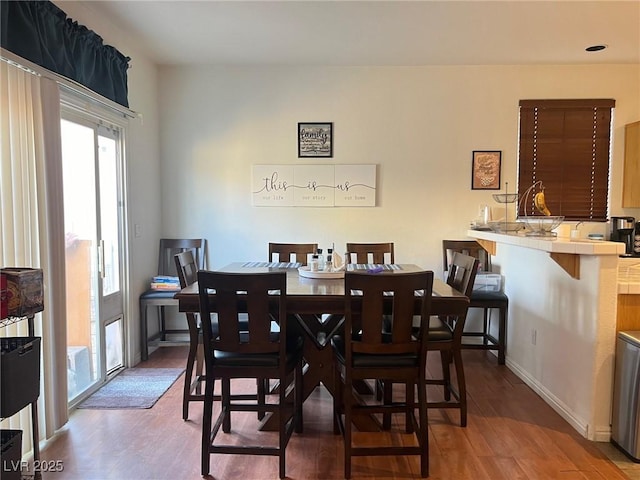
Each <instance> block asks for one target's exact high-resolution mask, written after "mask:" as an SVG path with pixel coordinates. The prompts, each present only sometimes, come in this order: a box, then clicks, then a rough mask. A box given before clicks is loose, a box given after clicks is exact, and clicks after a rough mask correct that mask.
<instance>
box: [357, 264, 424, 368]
mask: <svg viewBox="0 0 640 480" xmlns="http://www.w3.org/2000/svg"><path fill="white" fill-rule="evenodd" d="M432 290H433V272H432V271H422V272H411V273H381V274H370V273H366V272H362V271H355V272H346V273H345V296H346V300H345V332H346V334H345V336H346V339H349V338H350V337H349V332H351V341H350V342H349V341H346V347H347V348H346V355H347V356H346V360H347V364H348V365H351V358H350V357H351V353H369V354H374V353H375V354H392V355H397V354H403V353H411V354H418V353H420V354H424V356H425V357H424V358H426V346H424V345H423V343H422V342H421V338H422V337H424V335H416V331H415V329H414V328H413V319H414V309H415V303H416V292H420V295H421V297H422V307H421V311H420V312H421V314H420V329H421V330H420V331H421V332H422V331H426V329H427V328H428V325H429V314H430V312H431V295H432ZM391 294H392V295H393V302H392V310H391V312H389V311H388V310H386V309H385V299H386V300H388V299H389V298H388V297H389V296H390V295H391ZM389 314H390V315H391V322H390V325H391V327H390V335H389V334H388V333H385V334H383V333H382V332H383V331H385V330H386V331H387V332H389V330H388V328H385V325H388V324H389ZM356 332H358V333H357V334H356ZM423 360H424V359H423Z"/></svg>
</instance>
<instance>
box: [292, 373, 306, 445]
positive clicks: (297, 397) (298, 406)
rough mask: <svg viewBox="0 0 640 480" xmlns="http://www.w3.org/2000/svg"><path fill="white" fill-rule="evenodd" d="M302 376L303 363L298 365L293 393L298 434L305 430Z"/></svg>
mask: <svg viewBox="0 0 640 480" xmlns="http://www.w3.org/2000/svg"><path fill="white" fill-rule="evenodd" d="M303 381H304V378H303V376H302V361H300V362H299V363H298V366H297V367H296V371H295V372H294V382H295V385H294V391H293V404H294V408H295V413H294V417H293V418H294V422H295V431H296V433H302V432H303V430H304V419H303V416H302V415H303V414H302V395H303V383H302V382H303Z"/></svg>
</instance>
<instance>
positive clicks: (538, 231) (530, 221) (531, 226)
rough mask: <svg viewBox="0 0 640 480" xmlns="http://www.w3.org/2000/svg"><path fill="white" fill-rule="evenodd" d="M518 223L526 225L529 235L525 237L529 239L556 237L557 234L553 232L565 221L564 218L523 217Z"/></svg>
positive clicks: (561, 216) (559, 216)
mask: <svg viewBox="0 0 640 480" xmlns="http://www.w3.org/2000/svg"><path fill="white" fill-rule="evenodd" d="M518 221H519V222H522V223H524V224H525V225H526V228H527V233H526V234H525V235H527V236H529V237H555V236H556V234H555V233H554V232H552V231H551V230H553V229H554V228H556V227H557V226H559V225H560V224H561V223H562V222H563V221H564V216H563V215H555V216H553V215H551V216H545V217H543V216H539V217H521V218H519V219H518Z"/></svg>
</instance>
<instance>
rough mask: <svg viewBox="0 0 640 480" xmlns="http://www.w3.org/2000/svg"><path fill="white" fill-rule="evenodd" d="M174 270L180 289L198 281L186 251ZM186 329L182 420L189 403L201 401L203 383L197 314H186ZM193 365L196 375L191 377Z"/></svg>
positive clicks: (191, 255) (195, 268)
mask: <svg viewBox="0 0 640 480" xmlns="http://www.w3.org/2000/svg"><path fill="white" fill-rule="evenodd" d="M174 258H175V262H176V270H177V271H178V278H179V279H180V287H182V288H185V287H188V286H189V285H192V284H194V283H195V282H197V281H198V265H197V264H196V261H195V258H194V257H193V252H192V251H191V250H187V251H185V252H182V253H177V254H176V255H175V256H174ZM185 315H186V316H187V327H188V328H189V353H188V354H187V369H186V371H185V376H184V388H183V392H182V419H183V420H187V419H188V418H189V402H192V401H199V402H201V401H203V400H204V394H203V393H202V384H203V383H204V381H205V377H204V375H203V371H202V368H203V364H204V356H203V350H202V341H201V335H200V325H199V319H198V318H197V314H196V313H194V312H186V313H185ZM194 365H195V368H196V374H195V378H194V376H193V367H194Z"/></svg>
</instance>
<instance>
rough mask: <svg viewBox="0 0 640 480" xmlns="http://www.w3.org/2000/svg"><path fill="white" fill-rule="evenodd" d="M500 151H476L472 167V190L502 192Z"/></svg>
mask: <svg viewBox="0 0 640 480" xmlns="http://www.w3.org/2000/svg"><path fill="white" fill-rule="evenodd" d="M501 162H502V152H501V151H500V150H489V151H488V150H474V151H473V160H472V167H471V189H472V190H500V164H501Z"/></svg>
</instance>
